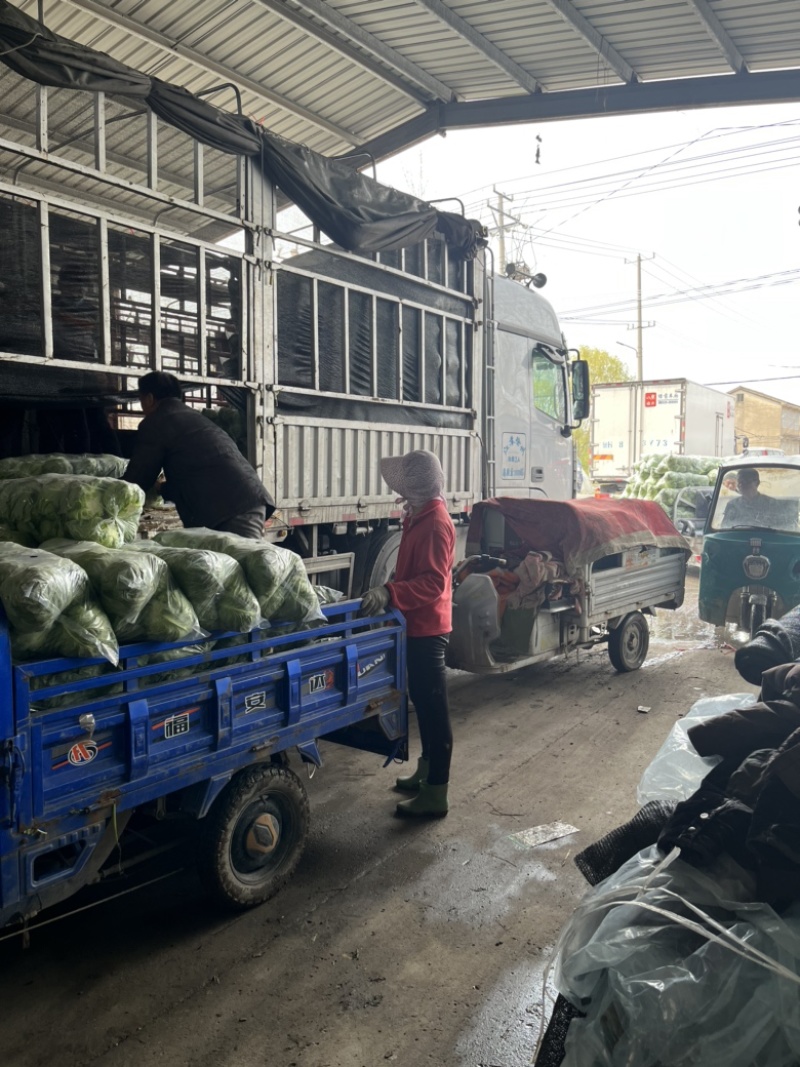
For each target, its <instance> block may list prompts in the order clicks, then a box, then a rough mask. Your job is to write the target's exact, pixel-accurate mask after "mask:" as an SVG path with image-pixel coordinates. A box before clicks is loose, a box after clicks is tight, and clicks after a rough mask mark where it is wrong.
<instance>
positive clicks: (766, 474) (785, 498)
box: [709, 466, 800, 533]
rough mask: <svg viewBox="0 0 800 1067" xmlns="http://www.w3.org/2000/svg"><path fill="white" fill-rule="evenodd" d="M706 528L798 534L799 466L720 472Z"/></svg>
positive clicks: (741, 468) (799, 507)
mask: <svg viewBox="0 0 800 1067" xmlns="http://www.w3.org/2000/svg"><path fill="white" fill-rule="evenodd" d="M709 528H710V529H712V530H736V529H767V530H783V531H785V532H787V533H800V466H798V467H796V468H790V467H755V466H754V467H740V468H739V469H738V470H737V469H735V468H734V469H732V470H728V471H724V472H723V474H722V485H721V486H720V490H719V496H718V497H717V503H716V506H715V508H714V514H713V516H712V519H711V524H710V527H709Z"/></svg>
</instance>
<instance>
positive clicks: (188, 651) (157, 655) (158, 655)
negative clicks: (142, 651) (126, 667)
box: [136, 641, 217, 687]
mask: <svg viewBox="0 0 800 1067" xmlns="http://www.w3.org/2000/svg"><path fill="white" fill-rule="evenodd" d="M213 647H214V642H213V641H207V642H204V643H203V644H201V645H184V646H182V647H181V648H166V649H164V650H163V651H161V652H153V653H152V654H151V655H147V656H139V658H138V659H137V660H136V665H137V666H139V667H150V666H152V665H153V664H156V663H174V662H176V661H177V660H183V659H186V658H187V657H188V656H199V655H205V654H206V653H207V652H210V651H211V650H212V648H213ZM210 666H211V664H210V663H207V664H204V665H202V666H201V665H199V664H198V665H197V666H192V667H173V668H171V669H169V670H166V671H158V672H157V673H156V674H147V675H143V676H142V677H141V678H140V679H139V684H140V685H141V686H143V687H144V686H149V685H160V684H161V683H162V682H175V681H178V680H179V679H181V678H191V676H192V675H193V674H198V673H199V672H200V671H203V670H208V668H209V667H210ZM214 666H217V664H214Z"/></svg>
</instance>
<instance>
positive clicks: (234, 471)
mask: <svg viewBox="0 0 800 1067" xmlns="http://www.w3.org/2000/svg"><path fill="white" fill-rule="evenodd" d="M138 393H139V402H140V403H141V405H142V411H143V412H144V416H145V417H144V418H143V419H142V421H141V422H140V423H139V429H138V430H137V431H136V443H135V445H134V450H133V457H132V459H131V461H130V463H129V464H128V466H127V469H126V471H125V474H124V475H123V477H124V478H125V481H128V482H134V483H135V484H136V485H139V486H141V488H142V489H144V491H145V492H147V491H148V490H149V489H151V488H152V487H153V486H154V485H155V484H156V481H157V480H158V476H159V474H160V473H161V471H162V470H163V472H164V477H165V481H164V482H163V483H162V484H160V485H159V492H160V494H161V496H163V498H164V499H165V500H171V501H173V502H174V504H175V507H176V508H177V510H178V515H179V516H180V519H181V522H182V523H183V525H184V526H207V527H209V528H210V529H212V530H224V531H225V532H226V533H234V534H239V535H241V536H242V537H252V538H260V537H263V536H264V523H265V522H266V520H267V519H268V518H269V516H270V515H271V514H272V513H273V511H274V510H275V502H274V500H273V499H272V497H271V496H270V495H269V493H268V492H267V490H266V489H265V488H264V486H263V485H262V484H261V480H260V479H259V477H258V475H257V474H256V472H255V471H254V470H253V468H252V467H251V466H250V464H249V463H248V462H247V460H246V459H245V458H244V456H243V455H242V454H241V452H240V451H239V449H238V448H237V447H236V444H235V442H234V441H233V439H232V438H231V437H229V436H228V434H227V433H225V431H224V430H222V429H220V427H219V426H217V425H215V424H214V423H213V422H211V421H210V419H207V418H206V417H205V416H204V415H201V414H200V412H199V411H193V410H192V409H191V408H189V407H187V405H186V404H184V402H183V396H182V393H181V386H180V382H179V381H178V379H177V378H175V377H174V376H173V375H172V374H166V373H165V372H164V371H152V372H151V373H149V374H145V375H144V376H143V377H141V378H140V379H139V383H138Z"/></svg>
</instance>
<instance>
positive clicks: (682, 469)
mask: <svg viewBox="0 0 800 1067" xmlns="http://www.w3.org/2000/svg"><path fill="white" fill-rule="evenodd" d="M720 462H721V461H720V458H719V456H669V455H664V454H663V453H660V452H654V453H653V454H652V455H649V456H644V457H643V458H642V459H640V460H639V462H638V463H636V464H635V465H634V468H633V474H632V476H631V479H630V481H629V482H628V484H627V485H626V486H625V490H624V492H623V494H622V495H623V497H635V498H637V499H639V500H655V501H656V502H657V503H658V504H661V506H662V507H663V508H664V510H665V511H666V513H667V514H668V515H669V517H670V518H672V514H673V509H674V507H675V501H676V499H677V497H678V493H679V492H680V491H681V489H688V488H692V487H695V486H697V487H701V486H702V487H708V486H713V485H714V483H715V482H716V480H717V471H718V470H719V465H720ZM695 496H696V494H694V493H691V492H687V493H684V494H683V497H682V498H681V502H682V503H683V502H685V504H686V509H687V514H686V515H684V516H681V515H679V516H678V517H679V518H681V517H683V518H687V517H691V515H692V513H693V511H694V504H695Z"/></svg>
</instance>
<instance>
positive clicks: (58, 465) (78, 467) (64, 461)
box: [0, 452, 128, 479]
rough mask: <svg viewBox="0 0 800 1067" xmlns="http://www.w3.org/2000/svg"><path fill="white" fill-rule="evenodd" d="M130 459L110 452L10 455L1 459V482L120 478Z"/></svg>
mask: <svg viewBox="0 0 800 1067" xmlns="http://www.w3.org/2000/svg"><path fill="white" fill-rule="evenodd" d="M127 465H128V461H127V459H123V458H122V457H121V456H111V455H108V454H107V453H102V454H100V455H92V454H90V453H80V454H75V455H69V454H67V453H62V452H49V453H47V454H45V455H34V456H11V457H9V458H8V459H0V479H6V478H30V477H38V476H39V475H41V474H91V475H93V476H94V477H95V478H121V477H122V475H123V474H124V473H125V468H126V467H127Z"/></svg>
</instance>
